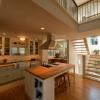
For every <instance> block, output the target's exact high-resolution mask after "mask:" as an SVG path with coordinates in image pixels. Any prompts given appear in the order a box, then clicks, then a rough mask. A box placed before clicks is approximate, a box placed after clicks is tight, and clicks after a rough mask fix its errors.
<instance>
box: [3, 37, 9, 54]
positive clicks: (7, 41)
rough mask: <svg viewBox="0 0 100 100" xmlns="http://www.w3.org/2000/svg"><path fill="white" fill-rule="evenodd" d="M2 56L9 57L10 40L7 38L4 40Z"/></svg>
mask: <svg viewBox="0 0 100 100" xmlns="http://www.w3.org/2000/svg"><path fill="white" fill-rule="evenodd" d="M4 55H10V39H9V38H5V42H4Z"/></svg>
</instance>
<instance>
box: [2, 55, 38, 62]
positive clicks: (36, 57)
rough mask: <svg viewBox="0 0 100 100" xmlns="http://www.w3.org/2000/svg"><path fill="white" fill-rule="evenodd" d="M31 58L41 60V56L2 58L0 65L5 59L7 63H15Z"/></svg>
mask: <svg viewBox="0 0 100 100" xmlns="http://www.w3.org/2000/svg"><path fill="white" fill-rule="evenodd" d="M31 58H35V59H36V60H39V58H40V57H39V55H26V56H18V55H17V56H0V63H3V60H4V59H7V62H15V61H24V60H31Z"/></svg>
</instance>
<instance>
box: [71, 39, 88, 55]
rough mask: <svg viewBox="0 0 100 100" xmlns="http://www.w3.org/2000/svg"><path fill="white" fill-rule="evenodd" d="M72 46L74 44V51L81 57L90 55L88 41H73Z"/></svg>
mask: <svg viewBox="0 0 100 100" xmlns="http://www.w3.org/2000/svg"><path fill="white" fill-rule="evenodd" d="M72 44H73V46H74V50H75V52H76V53H77V54H81V55H87V54H89V49H88V45H87V40H86V39H85V38H84V39H78V40H72Z"/></svg>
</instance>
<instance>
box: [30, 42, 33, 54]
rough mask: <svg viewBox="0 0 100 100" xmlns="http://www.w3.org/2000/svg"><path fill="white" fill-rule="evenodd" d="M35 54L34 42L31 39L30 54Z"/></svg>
mask: <svg viewBox="0 0 100 100" xmlns="http://www.w3.org/2000/svg"><path fill="white" fill-rule="evenodd" d="M33 54H34V42H33V41H30V55H33Z"/></svg>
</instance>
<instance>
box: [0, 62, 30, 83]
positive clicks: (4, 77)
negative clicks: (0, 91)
mask: <svg viewBox="0 0 100 100" xmlns="http://www.w3.org/2000/svg"><path fill="white" fill-rule="evenodd" d="M0 66H1V67H0V84H5V83H7V82H10V81H14V80H17V79H21V78H24V77H25V76H24V70H25V69H26V68H28V67H29V63H28V62H18V63H13V64H10V65H5V66H3V67H2V65H0Z"/></svg>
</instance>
